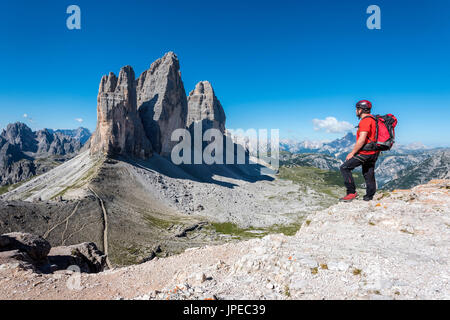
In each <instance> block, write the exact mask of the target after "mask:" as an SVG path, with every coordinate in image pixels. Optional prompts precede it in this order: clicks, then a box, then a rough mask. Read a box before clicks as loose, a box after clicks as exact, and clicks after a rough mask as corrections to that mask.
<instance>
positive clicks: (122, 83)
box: [91, 66, 152, 158]
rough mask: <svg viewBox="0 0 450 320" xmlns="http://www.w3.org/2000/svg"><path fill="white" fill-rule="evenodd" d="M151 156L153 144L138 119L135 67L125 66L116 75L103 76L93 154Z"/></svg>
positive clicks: (98, 100)
mask: <svg viewBox="0 0 450 320" xmlns="http://www.w3.org/2000/svg"><path fill="white" fill-rule="evenodd" d="M98 153H100V154H104V155H107V156H114V155H130V156H135V157H140V158H147V157H149V156H151V153H152V147H151V143H150V141H149V140H148V139H147V137H146V135H145V132H144V130H143V127H142V123H141V121H140V119H139V115H138V113H137V106H136V82H135V74H134V71H133V68H131V67H130V66H125V67H123V68H122V69H121V70H120V73H119V77H118V78H117V77H116V76H115V75H114V73H112V72H111V73H109V75H108V76H103V77H102V79H101V81H100V86H99V93H98V97H97V129H96V131H95V134H94V135H93V137H92V141H91V154H98Z"/></svg>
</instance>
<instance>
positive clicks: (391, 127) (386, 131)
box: [361, 113, 397, 151]
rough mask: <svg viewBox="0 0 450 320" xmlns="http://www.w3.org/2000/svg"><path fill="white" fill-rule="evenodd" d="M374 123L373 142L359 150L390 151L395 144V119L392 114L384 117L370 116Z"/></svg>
mask: <svg viewBox="0 0 450 320" xmlns="http://www.w3.org/2000/svg"><path fill="white" fill-rule="evenodd" d="M370 117H371V118H372V119H374V120H375V123H376V134H375V141H372V140H370V139H369V140H370V142H369V143H367V144H366V145H365V146H364V147H363V148H362V149H361V150H364V151H387V150H391V148H392V146H393V145H394V143H395V127H396V126H397V118H396V117H395V116H394V115H392V114H390V113H389V114H387V115H385V116H380V115H376V116H373V115H370Z"/></svg>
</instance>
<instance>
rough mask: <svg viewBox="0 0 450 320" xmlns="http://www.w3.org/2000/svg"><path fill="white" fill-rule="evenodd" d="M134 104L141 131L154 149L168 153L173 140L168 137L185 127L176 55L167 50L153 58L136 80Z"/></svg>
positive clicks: (183, 96) (184, 106)
mask: <svg viewBox="0 0 450 320" xmlns="http://www.w3.org/2000/svg"><path fill="white" fill-rule="evenodd" d="M136 90H137V106H138V110H139V114H140V117H141V119H142V123H143V125H144V130H145V133H146V134H147V137H148V138H149V139H150V141H151V142H152V145H153V147H154V150H155V151H156V152H158V153H161V154H163V155H168V154H170V152H171V150H172V147H173V146H174V145H175V142H172V141H171V139H170V137H171V134H172V132H173V131H174V130H175V129H178V128H185V126H186V117H187V97H186V91H185V89H184V84H183V81H182V80H181V72H180V64H179V61H178V58H177V56H176V55H175V54H174V53H173V52H169V53H167V54H166V55H164V57H162V58H160V59H158V60H156V61H155V62H153V63H152V65H151V66H150V69H148V70H147V71H144V72H143V73H142V74H141V76H140V77H139V78H138V80H137V89H136Z"/></svg>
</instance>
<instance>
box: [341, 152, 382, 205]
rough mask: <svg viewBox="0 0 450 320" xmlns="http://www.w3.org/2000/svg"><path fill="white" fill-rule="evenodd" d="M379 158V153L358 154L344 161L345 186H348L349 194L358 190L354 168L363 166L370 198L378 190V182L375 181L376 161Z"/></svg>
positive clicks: (367, 192)
mask: <svg viewBox="0 0 450 320" xmlns="http://www.w3.org/2000/svg"><path fill="white" fill-rule="evenodd" d="M377 159H378V153H377V154H371V155H365V154H357V155H355V156H354V157H353V158H351V159H350V160H347V161H345V162H344V164H343V165H342V166H341V173H342V176H343V177H344V183H345V186H346V187H347V194H350V193H355V192H356V186H355V180H353V175H352V170H353V169H355V168H356V167H359V166H362V172H363V176H364V180H366V196H367V197H370V198H371V197H373V196H374V194H375V192H376V191H377V183H376V181H375V163H376V162H377Z"/></svg>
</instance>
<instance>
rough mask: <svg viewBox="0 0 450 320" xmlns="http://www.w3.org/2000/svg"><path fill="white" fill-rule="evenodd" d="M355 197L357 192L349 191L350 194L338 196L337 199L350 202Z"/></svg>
mask: <svg viewBox="0 0 450 320" xmlns="http://www.w3.org/2000/svg"><path fill="white" fill-rule="evenodd" d="M357 197H358V193H356V192H355V193H350V194H348V195H346V196H345V197H343V198H340V199H339V201H342V202H350V201H353V200H355V199H356V198H357Z"/></svg>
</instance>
